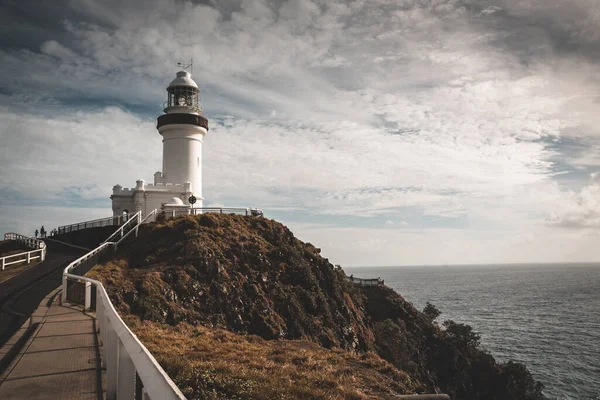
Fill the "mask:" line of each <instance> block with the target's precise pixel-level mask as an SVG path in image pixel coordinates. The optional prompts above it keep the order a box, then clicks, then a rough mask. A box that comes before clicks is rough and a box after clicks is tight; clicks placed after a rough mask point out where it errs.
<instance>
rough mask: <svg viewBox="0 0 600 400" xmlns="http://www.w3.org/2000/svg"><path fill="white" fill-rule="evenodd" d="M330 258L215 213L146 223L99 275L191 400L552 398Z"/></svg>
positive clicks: (281, 230)
mask: <svg viewBox="0 0 600 400" xmlns="http://www.w3.org/2000/svg"><path fill="white" fill-rule="evenodd" d="M319 253H320V250H319V249H318V248H316V247H314V246H313V245H311V244H309V243H302V242H301V241H299V240H298V239H296V238H295V237H294V235H293V234H292V233H291V232H290V231H289V230H288V229H287V228H286V227H285V226H283V225H281V224H279V223H277V222H275V221H272V220H267V219H265V218H262V217H243V216H235V215H217V214H204V215H200V216H185V217H180V218H176V219H172V220H168V221H164V222H163V223H157V224H152V225H148V226H145V227H143V229H140V237H139V240H136V241H132V242H131V243H130V245H128V246H124V247H121V248H120V250H119V252H118V253H116V254H114V255H113V256H111V258H110V259H108V260H106V262H105V263H104V264H103V265H100V266H98V267H96V268H95V269H94V270H92V271H91V272H90V274H91V275H92V276H94V277H95V278H97V279H100V280H102V281H103V282H104V283H105V285H106V287H107V289H108V291H109V295H110V296H111V298H112V300H113V302H114V304H115V305H116V306H117V308H118V309H119V311H120V313H121V314H122V315H124V316H126V317H127V318H128V320H129V321H130V323H131V324H132V326H133V330H134V332H136V334H138V335H139V337H140V338H141V339H142V341H143V342H144V343H145V344H146V345H147V346H148V347H149V348H150V350H151V351H152V352H153V354H155V355H156V356H157V358H158V359H159V361H160V362H161V364H162V365H163V366H164V368H165V369H166V370H167V371H168V372H169V373H170V375H171V376H172V377H173V378H174V380H175V381H176V383H177V384H178V386H179V387H181V388H184V391H185V392H186V394H187V395H188V396H190V397H191V398H215V399H217V398H227V399H250V398H253V399H254V398H256V399H275V398H277V399H283V398H289V399H295V398H312V399H326V398H327V399H329V398H334V399H335V398H339V399H342V398H356V399H363V398H386V397H390V398H391V397H393V395H395V394H405V393H440V392H442V393H448V394H449V395H451V397H452V398H453V399H469V400H470V399H473V400H475V399H481V400H483V399H486V400H494V399H497V400H500V399H519V400H521V399H522V400H537V399H543V396H542V394H541V385H540V384H538V383H537V382H535V381H534V380H533V378H532V377H531V374H530V373H529V372H528V371H527V369H526V368H525V367H524V366H522V365H520V364H515V363H508V364H499V363H497V362H496V361H495V360H494V358H493V357H492V356H491V355H489V354H487V353H485V352H484V351H482V350H481V349H480V348H479V347H478V345H479V337H478V335H477V334H476V333H475V332H473V330H472V328H471V327H469V326H467V325H464V324H458V323H455V322H453V321H446V322H444V323H443V324H442V325H439V324H438V323H436V322H435V319H436V318H437V317H438V316H439V315H440V312H439V310H437V309H436V308H435V307H434V306H432V305H430V306H429V307H427V308H426V310H425V312H421V311H419V310H417V309H415V308H414V307H413V306H412V304H410V303H409V302H407V301H405V300H404V299H403V298H402V296H400V295H399V294H398V293H396V292H394V291H393V290H391V289H389V288H387V287H385V286H372V287H357V286H354V285H352V284H350V283H349V282H347V280H346V277H345V274H344V272H343V271H342V270H341V268H339V267H335V266H333V265H332V264H331V263H329V261H328V260H327V259H325V258H323V257H321V256H320V254H319Z"/></svg>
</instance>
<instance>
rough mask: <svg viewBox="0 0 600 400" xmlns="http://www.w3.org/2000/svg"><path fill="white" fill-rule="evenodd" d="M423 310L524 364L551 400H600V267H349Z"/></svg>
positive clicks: (500, 357)
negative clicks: (470, 330)
mask: <svg viewBox="0 0 600 400" xmlns="http://www.w3.org/2000/svg"><path fill="white" fill-rule="evenodd" d="M345 270H346V273H347V274H348V275H349V274H354V276H355V277H360V278H377V277H381V278H382V279H384V280H385V284H386V285H388V286H389V287H391V288H392V289H394V290H396V291H397V292H398V293H400V294H401V295H402V296H403V297H404V298H405V299H406V300H408V301H410V302H412V303H413V305H414V306H415V307H417V308H418V309H420V310H422V309H423V307H424V306H425V304H426V302H430V303H432V304H434V305H435V306H436V307H437V308H438V309H439V310H440V311H441V312H442V314H441V315H440V317H439V318H438V321H439V322H440V323H441V322H442V321H445V320H447V319H452V320H454V321H456V322H462V323H466V324H468V325H471V326H472V327H473V328H474V330H475V331H476V332H478V333H479V334H480V335H481V343H482V345H483V346H484V348H485V349H486V350H488V351H489V352H490V353H491V354H492V355H493V356H494V357H495V358H496V359H497V360H498V361H508V360H514V361H517V362H522V363H524V364H525V365H526V366H527V367H528V369H529V370H530V371H531V373H532V374H533V376H534V377H535V378H536V379H537V380H538V381H540V382H542V383H543V384H544V386H545V389H544V394H545V395H546V396H548V398H550V399H553V400H554V399H558V400H567V399H569V400H570V399H574V400H579V399H581V400H587V399H600V264H551V265H532V264H525V265H481V266H476V265H473V266H444V267H361V268H345Z"/></svg>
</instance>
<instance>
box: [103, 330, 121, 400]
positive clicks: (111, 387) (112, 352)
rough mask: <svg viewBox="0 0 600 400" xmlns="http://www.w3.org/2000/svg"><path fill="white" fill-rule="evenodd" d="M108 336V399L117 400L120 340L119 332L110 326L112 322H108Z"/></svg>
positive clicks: (106, 345)
mask: <svg viewBox="0 0 600 400" xmlns="http://www.w3.org/2000/svg"><path fill="white" fill-rule="evenodd" d="M106 322H107V323H106V334H105V340H104V343H103V344H104V359H105V360H106V364H105V366H106V399H107V400H115V399H116V398H117V383H118V379H119V370H118V368H119V366H118V358H119V353H118V351H119V345H118V343H117V342H118V341H119V338H118V337H117V332H115V329H114V328H113V327H112V326H111V325H110V320H108V318H107V321H106Z"/></svg>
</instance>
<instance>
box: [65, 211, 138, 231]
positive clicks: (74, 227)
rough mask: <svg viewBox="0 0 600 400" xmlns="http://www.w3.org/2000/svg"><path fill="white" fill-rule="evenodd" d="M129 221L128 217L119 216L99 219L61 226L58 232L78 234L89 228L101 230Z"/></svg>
mask: <svg viewBox="0 0 600 400" xmlns="http://www.w3.org/2000/svg"><path fill="white" fill-rule="evenodd" d="M125 218H127V219H125ZM128 220H129V216H128V215H117V216H112V217H106V218H98V219H92V220H89V221H84V222H78V223H76V224H71V225H63V226H59V227H58V228H57V229H56V230H57V232H58V233H59V234H62V233H69V232H76V231H79V230H81V229H87V228H99V227H103V226H114V225H121V224H122V223H123V222H125V221H128Z"/></svg>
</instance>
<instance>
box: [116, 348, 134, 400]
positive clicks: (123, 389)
mask: <svg viewBox="0 0 600 400" xmlns="http://www.w3.org/2000/svg"><path fill="white" fill-rule="evenodd" d="M117 342H118V349H119V350H118V357H119V364H118V374H117V380H118V382H117V398H118V399H133V396H134V394H135V367H134V366H133V362H132V361H131V358H130V357H129V354H127V350H125V346H123V343H122V342H121V341H120V340H117Z"/></svg>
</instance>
